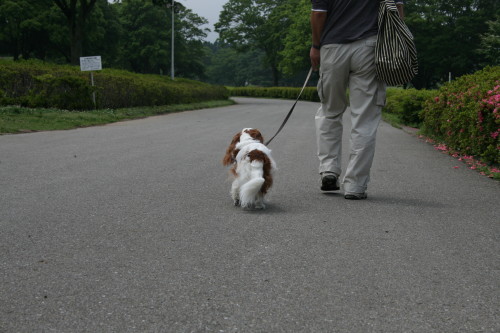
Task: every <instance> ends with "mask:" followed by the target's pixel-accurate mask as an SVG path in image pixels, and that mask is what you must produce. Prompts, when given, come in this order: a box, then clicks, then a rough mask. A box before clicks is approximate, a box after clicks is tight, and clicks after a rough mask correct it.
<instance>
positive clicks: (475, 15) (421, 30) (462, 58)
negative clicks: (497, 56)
mask: <svg viewBox="0 0 500 333" xmlns="http://www.w3.org/2000/svg"><path fill="white" fill-rule="evenodd" d="M498 10H499V5H498V1H496V0H456V1H453V2H450V1H447V0H425V1H423V0H420V1H417V0H416V1H408V2H406V6H405V12H406V13H407V16H406V22H407V24H408V26H409V28H410V30H411V31H412V33H413V34H414V37H415V44H416V46H417V52H418V57H419V74H418V75H417V76H416V78H415V79H414V80H413V83H414V85H415V86H416V87H417V88H430V87H433V86H435V85H436V84H437V83H439V82H443V81H445V80H447V78H448V74H449V73H452V75H453V76H455V77H457V76H461V75H464V74H467V73H471V72H474V71H476V70H478V69H479V68H480V67H481V64H482V63H483V59H482V58H483V57H482V56H481V55H479V53H478V52H477V50H478V49H479V48H480V41H481V39H480V36H481V35H482V34H484V33H486V31H487V29H488V26H487V24H486V22H487V21H490V20H492V19H494V17H495V13H498Z"/></svg>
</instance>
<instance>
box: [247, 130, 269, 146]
mask: <svg viewBox="0 0 500 333" xmlns="http://www.w3.org/2000/svg"><path fill="white" fill-rule="evenodd" d="M245 132H247V133H248V135H250V136H251V137H252V138H253V139H255V140H259V141H260V143H264V138H263V137H262V134H261V133H260V131H259V130H257V129H255V128H250V129H247V130H245Z"/></svg>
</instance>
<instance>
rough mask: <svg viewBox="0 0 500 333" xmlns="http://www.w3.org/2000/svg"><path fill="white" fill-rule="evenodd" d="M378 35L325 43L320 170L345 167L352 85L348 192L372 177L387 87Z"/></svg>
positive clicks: (319, 122) (319, 119) (357, 189)
mask: <svg viewBox="0 0 500 333" xmlns="http://www.w3.org/2000/svg"><path fill="white" fill-rule="evenodd" d="M376 39H377V38H376V36H373V37H368V38H366V39H363V40H359V41H356V42H353V43H349V44H330V45H324V46H322V47H321V66H320V80H319V83H318V94H319V97H320V99H321V107H320V108H319V110H318V112H317V114H316V134H317V144H318V157H319V161H320V166H319V172H320V173H321V172H324V171H331V172H333V173H335V174H337V175H338V176H340V175H341V173H342V168H341V156H342V130H343V128H342V116H343V114H344V111H345V110H346V108H347V106H348V103H347V88H349V101H350V107H351V122H352V129H351V137H350V154H349V163H348V165H347V169H346V172H345V175H344V179H343V181H342V183H343V186H344V190H345V192H355V193H362V192H364V191H365V190H366V188H367V185H368V182H369V180H370V168H371V166H372V162H373V156H374V153H375V137H376V134H377V128H378V125H379V122H380V118H381V113H382V107H383V106H384V105H385V89H386V86H385V83H383V82H380V81H378V80H377V79H376V78H375V44H376Z"/></svg>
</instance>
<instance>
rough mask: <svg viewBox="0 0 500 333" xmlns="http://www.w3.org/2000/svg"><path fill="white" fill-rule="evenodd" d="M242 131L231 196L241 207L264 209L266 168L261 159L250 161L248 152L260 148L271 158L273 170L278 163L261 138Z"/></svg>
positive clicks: (237, 147) (237, 146)
mask: <svg viewBox="0 0 500 333" xmlns="http://www.w3.org/2000/svg"><path fill="white" fill-rule="evenodd" d="M245 130H246V129H244V130H243V131H242V134H241V137H240V142H239V143H238V144H237V145H236V149H239V150H240V151H239V152H238V154H237V155H236V173H237V174H238V176H237V177H236V179H234V181H233V184H232V186H231V197H232V198H233V200H234V203H235V205H240V206H241V207H244V208H245V207H252V206H253V207H255V208H256V209H264V208H265V204H264V196H263V195H262V193H261V192H260V189H261V187H262V184H264V178H263V174H264V170H263V163H262V162H261V161H253V162H250V158H249V157H248V153H249V152H251V151H253V150H260V151H261V152H263V153H265V154H266V155H267V156H268V157H269V159H270V160H271V165H272V168H271V169H272V170H275V169H276V163H275V162H274V160H273V158H272V157H271V150H270V149H269V148H267V147H266V146H265V145H263V144H262V143H261V142H260V141H259V140H255V139H253V138H252V137H251V136H250V135H249V134H248V133H246V132H245Z"/></svg>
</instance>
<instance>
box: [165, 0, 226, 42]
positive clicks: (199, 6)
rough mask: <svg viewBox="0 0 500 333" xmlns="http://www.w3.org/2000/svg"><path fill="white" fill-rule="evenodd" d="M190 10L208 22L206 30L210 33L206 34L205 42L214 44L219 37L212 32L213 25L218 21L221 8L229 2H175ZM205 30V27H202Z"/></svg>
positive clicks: (224, 0) (209, 0)
mask: <svg viewBox="0 0 500 333" xmlns="http://www.w3.org/2000/svg"><path fill="white" fill-rule="evenodd" d="M175 1H178V2H180V3H182V4H183V5H184V6H185V7H187V8H189V9H191V10H192V11H193V12H194V13H196V14H198V15H199V16H202V17H204V18H206V19H207V20H208V22H209V24H208V26H207V28H209V29H210V30H211V31H212V32H211V33H209V34H208V37H207V40H208V41H210V42H214V41H215V40H216V39H217V37H219V35H218V34H217V33H215V32H214V24H215V23H217V21H219V13H220V12H221V10H222V6H223V5H224V4H225V3H226V2H228V1H229V0H175ZM203 28H205V27H203Z"/></svg>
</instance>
